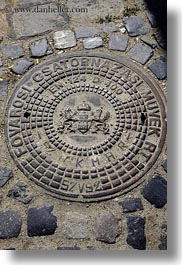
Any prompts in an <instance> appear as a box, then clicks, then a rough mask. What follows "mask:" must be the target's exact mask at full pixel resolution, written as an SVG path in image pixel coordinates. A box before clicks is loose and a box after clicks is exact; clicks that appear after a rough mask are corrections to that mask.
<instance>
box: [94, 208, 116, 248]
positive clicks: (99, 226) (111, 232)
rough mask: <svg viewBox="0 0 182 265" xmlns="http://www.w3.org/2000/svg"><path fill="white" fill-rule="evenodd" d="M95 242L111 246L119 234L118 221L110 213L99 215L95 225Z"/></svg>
mask: <svg viewBox="0 0 182 265" xmlns="http://www.w3.org/2000/svg"><path fill="white" fill-rule="evenodd" d="M95 234H96V240H98V241H102V242H105V243H109V244H113V243H115V242H116V239H117V237H118V236H119V235H120V234H121V227H120V224H119V219H118V218H116V217H115V216H114V215H113V214H112V213H111V212H103V213H101V214H99V216H98V217H97V220H96V224H95Z"/></svg>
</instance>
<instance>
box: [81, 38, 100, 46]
mask: <svg viewBox="0 0 182 265" xmlns="http://www.w3.org/2000/svg"><path fill="white" fill-rule="evenodd" d="M102 45H103V41H102V38H101V37H95V38H88V39H84V41H83V46H84V48H85V49H95V48H98V47H101V46H102Z"/></svg>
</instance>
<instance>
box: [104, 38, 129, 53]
mask: <svg viewBox="0 0 182 265" xmlns="http://www.w3.org/2000/svg"><path fill="white" fill-rule="evenodd" d="M128 41H129V38H128V36H126V35H123V34H119V35H118V34H117V35H116V34H113V35H112V36H111V37H110V41H109V49H110V50H116V51H125V50H126V49H127V46H128Z"/></svg>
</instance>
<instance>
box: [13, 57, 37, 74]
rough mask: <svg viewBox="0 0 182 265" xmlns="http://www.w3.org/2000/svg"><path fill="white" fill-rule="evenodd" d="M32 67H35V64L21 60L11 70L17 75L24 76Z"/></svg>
mask: <svg viewBox="0 0 182 265" xmlns="http://www.w3.org/2000/svg"><path fill="white" fill-rule="evenodd" d="M32 65H34V62H31V61H28V60H25V59H23V60H20V61H18V62H16V63H15V64H14V65H13V67H12V68H11V70H12V72H13V73H15V74H17V75H22V74H24V73H25V72H26V71H27V70H28V69H29V68H30V67H31V66H32Z"/></svg>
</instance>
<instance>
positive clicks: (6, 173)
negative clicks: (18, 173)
mask: <svg viewBox="0 0 182 265" xmlns="http://www.w3.org/2000/svg"><path fill="white" fill-rule="evenodd" d="M12 177H13V172H12V170H11V169H10V168H7V167H0V187H3V186H4V185H5V184H6V183H7V182H8V181H9V180H10V179H11V178H12Z"/></svg>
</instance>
